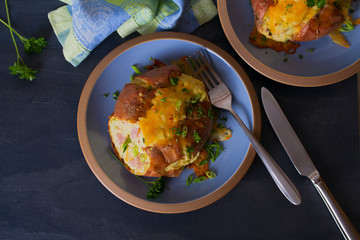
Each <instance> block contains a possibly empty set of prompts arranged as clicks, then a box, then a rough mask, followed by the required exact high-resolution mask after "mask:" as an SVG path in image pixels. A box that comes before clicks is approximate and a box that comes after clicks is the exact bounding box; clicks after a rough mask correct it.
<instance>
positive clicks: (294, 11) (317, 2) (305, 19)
mask: <svg viewBox="0 0 360 240" xmlns="http://www.w3.org/2000/svg"><path fill="white" fill-rule="evenodd" d="M345 1H346V2H350V0H340V2H345ZM251 3H252V7H253V11H254V18H255V26H256V29H257V31H258V32H259V33H261V34H262V35H264V36H265V37H266V38H269V39H272V40H275V41H278V42H286V41H295V42H302V41H311V40H316V39H319V38H321V37H323V36H325V35H328V34H329V33H331V32H333V31H334V30H336V29H337V28H338V27H339V26H341V25H342V23H343V22H344V20H345V16H344V14H343V12H342V6H339V1H335V0H252V1H251ZM348 5H349V6H350V4H348Z"/></svg>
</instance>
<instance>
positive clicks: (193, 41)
mask: <svg viewBox="0 0 360 240" xmlns="http://www.w3.org/2000/svg"><path fill="white" fill-rule="evenodd" d="M199 48H205V49H206V50H207V52H208V53H209V58H210V61H211V62H212V63H213V65H214V67H215V69H216V71H217V72H218V73H219V74H220V76H222V77H223V80H224V82H225V83H226V84H227V85H228V86H229V88H230V89H231V90H232V92H233V96H234V100H233V105H234V108H235V110H236V111H237V113H238V114H239V115H240V117H241V118H242V119H243V120H244V122H245V124H246V125H247V126H248V127H249V128H250V129H252V130H253V132H254V134H255V135H256V136H257V137H259V136H260V108H259V103H258V100H257V97H256V94H255V92H254V89H253V87H252V85H251V82H250V80H249V79H248V77H247V75H246V74H245V72H244V71H243V70H242V69H241V67H240V65H239V64H238V63H236V61H235V60H233V59H232V58H231V57H230V56H229V55H228V54H227V53H226V52H224V51H223V50H222V49H220V48H219V47H217V46H215V45H213V44H211V43H209V42H207V41H205V40H203V39H200V38H198V37H195V36H191V35H187V34H181V33H169V32H167V33H156V34H152V35H148V36H142V37H138V38H135V39H133V40H130V41H128V42H126V43H124V44H122V45H121V46H119V47H118V48H116V49H115V50H113V51H112V52H111V53H110V54H109V55H108V56H106V57H105V58H104V59H103V60H102V61H101V62H100V63H99V64H98V66H97V67H96V68H95V69H94V70H93V72H92V73H91V75H90V77H89V79H88V81H87V82H86V85H85V87H84V89H83V93H82V95H81V98H80V103H79V109H78V134H79V140H80V144H81V148H82V150H83V153H84V156H85V158H86V161H87V163H88V164H89V166H90V168H91V170H92V171H93V172H94V174H95V175H96V176H97V178H98V179H99V180H100V181H101V182H102V183H103V185H104V186H105V187H106V188H108V189H109V190H110V191H111V192H112V193H113V194H114V195H116V196H117V197H119V198H120V199H122V200H123V201H125V202H127V203H129V204H131V205H133V206H136V207H138V208H141V209H145V210H148V211H153V212H161V213H178V212H186V211H191V210H195V209H198V208H201V207H204V206H206V205H208V204H210V203H212V202H214V201H216V200H217V199H219V198H220V197H222V196H224V195H225V194H226V193H227V192H229V191H230V190H231V189H232V188H233V187H234V186H235V185H236V184H237V183H238V182H239V181H240V179H241V178H242V177H243V176H244V174H245V173H246V171H247V170H248V168H249V167H250V165H251V163H252V161H253V159H254V156H255V152H254V151H253V149H252V148H251V147H250V142H249V140H248V139H247V138H246V136H245V135H244V134H243V133H242V131H241V129H240V128H239V127H238V125H237V124H236V122H235V120H234V119H233V118H232V117H231V116H230V115H229V114H228V113H226V112H223V113H222V116H224V117H227V119H228V121H227V122H226V123H225V125H226V126H227V127H229V128H230V129H232V131H233V136H232V138H231V139H230V140H228V141H226V142H224V143H223V146H224V149H225V151H224V152H222V153H221V154H220V156H219V158H218V159H217V160H216V162H215V163H211V165H210V168H211V170H213V171H214V172H216V174H217V177H216V178H214V179H209V180H206V181H204V182H201V183H197V184H191V185H190V186H187V185H186V179H187V177H188V176H189V175H190V174H191V173H193V171H192V170H188V169H185V170H184V171H183V173H182V174H181V175H180V177H178V178H167V179H166V190H165V191H164V192H163V193H162V194H161V195H160V197H158V198H157V199H155V200H153V201H150V200H148V199H146V193H147V187H146V186H145V184H144V183H142V182H141V181H139V180H138V179H137V178H136V177H135V176H133V175H132V174H131V173H129V172H128V171H127V170H126V169H125V168H124V167H123V166H122V165H120V164H119V163H118V162H117V161H116V160H115V159H114V158H113V157H112V155H111V154H110V153H109V151H108V150H109V149H111V141H110V137H109V134H108V116H110V115H111V114H112V112H113V109H114V106H115V101H114V100H113V99H112V97H111V94H112V93H114V92H115V91H116V90H121V89H122V88H123V86H124V85H125V84H126V83H128V82H129V81H130V76H131V75H132V74H134V70H133V69H132V67H131V66H132V65H133V64H136V65H138V66H145V65H149V64H151V62H150V61H149V58H150V57H152V58H156V59H159V60H161V61H163V62H165V63H168V64H169V63H170V62H171V61H172V60H178V59H180V58H181V57H183V56H186V55H190V54H191V53H193V52H195V50H197V49H199ZM105 93H110V96H109V97H107V98H106V97H104V94H105Z"/></svg>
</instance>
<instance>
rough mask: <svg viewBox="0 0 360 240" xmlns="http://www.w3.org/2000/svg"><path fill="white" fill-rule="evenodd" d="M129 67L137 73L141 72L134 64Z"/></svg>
mask: <svg viewBox="0 0 360 240" xmlns="http://www.w3.org/2000/svg"><path fill="white" fill-rule="evenodd" d="M131 67H132V69H134V71H135V72H136V73H137V74H141V72H140V70H139V69H138V68H137V67H136V66H135V65H132V66H131Z"/></svg>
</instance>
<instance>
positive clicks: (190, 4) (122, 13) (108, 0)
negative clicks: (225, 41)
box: [48, 0, 217, 67]
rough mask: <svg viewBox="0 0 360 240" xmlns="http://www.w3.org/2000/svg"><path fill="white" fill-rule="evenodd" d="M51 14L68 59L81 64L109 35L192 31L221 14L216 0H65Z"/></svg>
mask: <svg viewBox="0 0 360 240" xmlns="http://www.w3.org/2000/svg"><path fill="white" fill-rule="evenodd" d="M61 1H62V2H64V3H67V4H68V5H66V6H63V7H60V8H58V9H57V10H54V11H52V12H50V13H49V14H48V17H49V20H50V23H51V25H52V27H53V29H54V32H55V34H56V36H57V38H58V39H59V41H60V43H61V45H62V46H63V53H64V56H65V59H66V60H67V61H69V62H70V63H71V64H72V65H73V66H75V67H76V66H78V65H79V64H80V63H81V62H82V61H83V60H84V59H85V58H86V57H87V56H88V55H89V54H90V52H91V51H92V50H93V49H94V48H95V47H96V46H97V45H99V44H100V43H101V42H102V41H103V40H104V39H105V38H106V37H108V36H109V35H110V34H111V33H113V32H114V31H117V32H118V33H119V35H120V36H121V37H126V36H127V35H129V34H131V33H133V32H135V31H137V32H139V33H140V34H142V35H144V34H148V33H154V32H159V31H164V30H170V29H171V30H172V31H179V32H185V33H190V32H192V31H194V30H195V29H196V28H198V27H199V26H200V25H202V24H204V23H206V22H208V21H210V20H211V19H212V18H213V17H214V16H216V14H217V9H216V7H215V5H214V3H213V2H212V0H72V1H71V0H61Z"/></svg>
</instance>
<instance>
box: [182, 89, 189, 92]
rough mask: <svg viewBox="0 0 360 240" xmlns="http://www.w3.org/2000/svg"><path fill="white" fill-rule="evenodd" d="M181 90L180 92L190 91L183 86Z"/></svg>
mask: <svg viewBox="0 0 360 240" xmlns="http://www.w3.org/2000/svg"><path fill="white" fill-rule="evenodd" d="M181 91H182V92H190V91H189V90H188V89H187V88H183V89H182V90H181Z"/></svg>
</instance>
